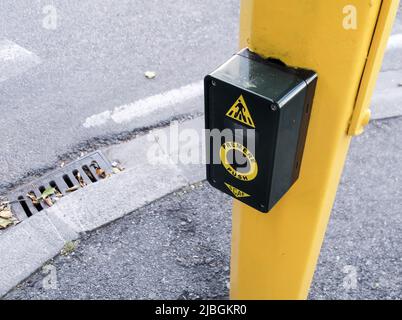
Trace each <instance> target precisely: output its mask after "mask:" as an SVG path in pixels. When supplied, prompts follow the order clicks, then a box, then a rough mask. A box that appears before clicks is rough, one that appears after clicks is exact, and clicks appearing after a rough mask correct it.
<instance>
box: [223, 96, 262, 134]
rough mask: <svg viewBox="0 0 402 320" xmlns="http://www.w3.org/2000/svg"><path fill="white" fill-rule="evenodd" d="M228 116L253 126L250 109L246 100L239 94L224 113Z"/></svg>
mask: <svg viewBox="0 0 402 320" xmlns="http://www.w3.org/2000/svg"><path fill="white" fill-rule="evenodd" d="M226 115H227V116H228V117H229V118H232V119H235V120H237V121H239V122H241V123H243V124H245V125H248V126H250V127H252V128H255V125H254V121H253V118H251V114H250V111H249V110H248V108H247V104H246V101H244V98H243V95H241V96H240V97H239V98H238V99H237V100H236V101H235V103H234V104H233V106H232V107H231V108H230V109H229V111H228V112H227V113H226Z"/></svg>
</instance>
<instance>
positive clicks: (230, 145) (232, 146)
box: [219, 142, 258, 182]
mask: <svg viewBox="0 0 402 320" xmlns="http://www.w3.org/2000/svg"><path fill="white" fill-rule="evenodd" d="M230 151H239V152H241V153H242V154H243V155H244V156H245V157H246V159H247V161H248V162H249V164H250V168H249V170H248V171H247V172H240V171H237V170H236V169H235V168H233V166H232V164H231V163H230V162H229V160H228V153H229V152H230ZM219 155H220V159H221V162H222V165H223V166H224V167H225V169H226V171H227V172H229V173H230V174H231V175H232V176H233V177H235V178H236V179H239V180H241V181H245V182H249V181H252V180H254V179H255V178H256V177H257V174H258V164H257V161H256V159H255V157H254V155H253V154H252V153H251V152H250V151H249V150H248V149H247V148H246V147H245V146H243V145H242V144H241V143H238V142H225V143H224V144H223V145H222V146H221V149H220V153H219Z"/></svg>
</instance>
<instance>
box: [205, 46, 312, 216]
mask: <svg viewBox="0 0 402 320" xmlns="http://www.w3.org/2000/svg"><path fill="white" fill-rule="evenodd" d="M316 83H317V74H316V73H315V72H313V71H310V70H306V69H301V68H291V67H288V66H285V65H284V64H282V63H281V62H280V61H277V60H271V59H262V58H261V57H259V56H258V55H256V54H254V53H252V52H250V51H249V50H248V49H244V50H242V51H240V52H239V53H238V54H236V55H234V56H233V57H232V58H231V59H230V60H229V61H227V62H226V63H225V64H223V65H222V66H221V67H220V68H218V69H217V70H216V71H214V72H212V73H211V74H209V75H208V76H206V77H205V123H206V129H207V130H206V132H207V134H206V151H207V179H208V181H209V182H210V184H211V185H212V186H214V187H215V188H217V189H219V190H221V191H223V192H225V193H227V194H229V195H230V196H232V197H234V198H236V199H238V200H239V201H241V202H244V203H245V204H247V205H249V206H251V207H253V208H255V209H257V210H259V211H261V212H268V211H269V210H271V209H272V208H273V206H274V205H275V204H276V203H277V202H278V201H279V200H280V199H281V198H282V197H283V196H284V195H285V193H286V192H287V191H288V190H289V189H290V187H291V186H292V185H293V184H294V183H295V181H296V180H297V179H298V177H299V172H300V167H301V163H302V156H303V150H304V145H305V141H306V135H307V129H308V123H309V120H310V114H311V109H312V103H313V97H314V92H315V87H316Z"/></svg>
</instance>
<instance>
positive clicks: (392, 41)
mask: <svg viewBox="0 0 402 320" xmlns="http://www.w3.org/2000/svg"><path fill="white" fill-rule="evenodd" d="M400 48H402V33H398V34H393V35H392V36H391V37H390V38H389V40H388V46H387V50H392V49H400Z"/></svg>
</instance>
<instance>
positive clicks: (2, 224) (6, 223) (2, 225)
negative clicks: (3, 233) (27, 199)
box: [0, 218, 14, 229]
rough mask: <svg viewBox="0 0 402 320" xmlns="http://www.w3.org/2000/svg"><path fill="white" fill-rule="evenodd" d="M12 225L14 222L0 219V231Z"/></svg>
mask: <svg viewBox="0 0 402 320" xmlns="http://www.w3.org/2000/svg"><path fill="white" fill-rule="evenodd" d="M12 224H14V222H13V221H12V220H11V219H4V218H0V229H5V228H7V227H8V226H10V225H12Z"/></svg>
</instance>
